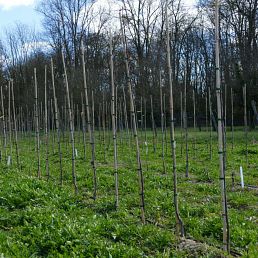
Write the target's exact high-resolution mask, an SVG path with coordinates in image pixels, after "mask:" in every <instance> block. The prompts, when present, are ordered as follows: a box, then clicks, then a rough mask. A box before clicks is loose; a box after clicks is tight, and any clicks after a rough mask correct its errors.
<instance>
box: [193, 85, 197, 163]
mask: <svg viewBox="0 0 258 258" xmlns="http://www.w3.org/2000/svg"><path fill="white" fill-rule="evenodd" d="M193 123H194V159H196V103H195V90H194V89H193Z"/></svg>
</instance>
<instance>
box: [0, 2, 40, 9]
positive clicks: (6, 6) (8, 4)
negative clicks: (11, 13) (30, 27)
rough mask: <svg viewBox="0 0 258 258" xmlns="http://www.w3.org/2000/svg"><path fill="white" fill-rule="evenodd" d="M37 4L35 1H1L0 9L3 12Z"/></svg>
mask: <svg viewBox="0 0 258 258" xmlns="http://www.w3.org/2000/svg"><path fill="white" fill-rule="evenodd" d="M34 3H35V0H0V7H1V8H2V9H3V10H10V9H11V8H13V7H18V6H30V5H33V4H34Z"/></svg>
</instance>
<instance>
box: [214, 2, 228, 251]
mask: <svg viewBox="0 0 258 258" xmlns="http://www.w3.org/2000/svg"><path fill="white" fill-rule="evenodd" d="M219 8H220V4H219V0H216V2H215V54H216V95H217V109H218V142H219V164H220V184H221V205H222V221H223V250H224V251H227V252H228V253H230V239H229V221H228V209H227V194H226V178H225V156H224V146H223V138H224V137H223V133H224V129H223V119H222V105H221V95H222V94H221V79H220V46H219V40H220V33H219V26H220V25H219Z"/></svg>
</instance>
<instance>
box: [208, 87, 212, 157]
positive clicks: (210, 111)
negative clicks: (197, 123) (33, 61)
mask: <svg viewBox="0 0 258 258" xmlns="http://www.w3.org/2000/svg"><path fill="white" fill-rule="evenodd" d="M208 94H209V115H210V117H209V118H210V160H211V159H212V104H211V89H210V87H209V89H208Z"/></svg>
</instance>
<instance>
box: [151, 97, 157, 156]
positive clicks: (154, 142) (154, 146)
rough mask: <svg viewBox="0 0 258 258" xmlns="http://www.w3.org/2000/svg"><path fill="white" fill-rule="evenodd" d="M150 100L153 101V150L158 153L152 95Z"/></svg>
mask: <svg viewBox="0 0 258 258" xmlns="http://www.w3.org/2000/svg"><path fill="white" fill-rule="evenodd" d="M150 102H151V123H152V142H153V152H154V153H156V148H157V147H156V145H157V138H156V129H155V119H154V113H153V101H152V95H151V96H150Z"/></svg>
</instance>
